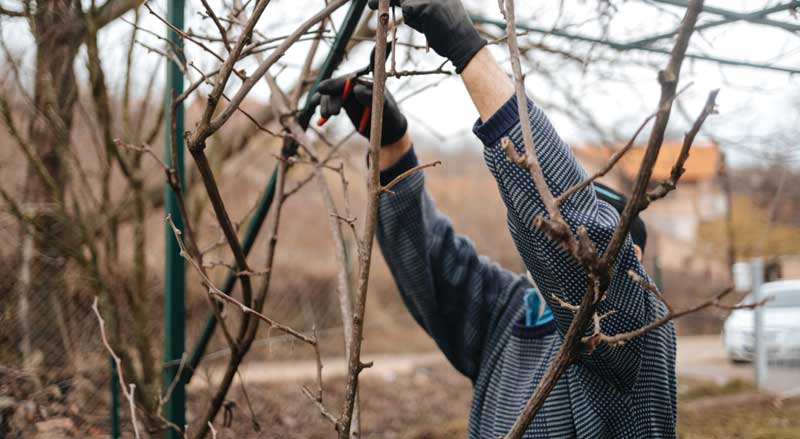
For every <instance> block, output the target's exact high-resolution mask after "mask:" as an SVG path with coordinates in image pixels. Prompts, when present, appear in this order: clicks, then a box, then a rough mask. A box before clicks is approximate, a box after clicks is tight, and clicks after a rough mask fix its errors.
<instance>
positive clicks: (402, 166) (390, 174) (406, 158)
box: [381, 145, 419, 186]
mask: <svg viewBox="0 0 800 439" xmlns="http://www.w3.org/2000/svg"><path fill="white" fill-rule="evenodd" d="M418 164H419V162H418V161H417V154H416V153H414V145H411V148H409V149H408V151H407V152H406V153H405V154H403V156H402V157H400V159H399V160H398V161H396V162H395V163H394V164H393V165H392V166H389V167H388V168H386V169H384V170H383V171H381V186H386V185H387V184H389V183H391V182H392V180H394V179H395V178H396V177H397V176H398V175H400V174H402V173H403V172H406V171H408V170H409V169H411V168H413V167H414V166H417V165H418Z"/></svg>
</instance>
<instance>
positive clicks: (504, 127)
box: [472, 94, 533, 146]
mask: <svg viewBox="0 0 800 439" xmlns="http://www.w3.org/2000/svg"><path fill="white" fill-rule="evenodd" d="M527 101H528V111H529V112H530V111H531V110H532V107H533V105H532V103H531V101H530V100H527ZM518 123H519V109H518V108H517V95H516V94H514V95H513V96H511V98H509V99H508V100H507V101H506V103H505V104H503V106H502V107H500V108H499V109H498V110H497V111H496V112H495V113H494V114H493V115H492V117H490V118H489V120H487V121H486V122H481V120H480V119H478V120H477V121H476V122H475V125H473V126H472V132H473V133H475V135H476V136H478V138H479V139H480V140H481V142H483V144H484V145H485V146H492V145H495V144H497V142H498V141H499V140H500V138H501V137H503V136H505V135H507V134H508V132H509V131H510V130H511V128H513V127H514V126H515V125H517V124H518Z"/></svg>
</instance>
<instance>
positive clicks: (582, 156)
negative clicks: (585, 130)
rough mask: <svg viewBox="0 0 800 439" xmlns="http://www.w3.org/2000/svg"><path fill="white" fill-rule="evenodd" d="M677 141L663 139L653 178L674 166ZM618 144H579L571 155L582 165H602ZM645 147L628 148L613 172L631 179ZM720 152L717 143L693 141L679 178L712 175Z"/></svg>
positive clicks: (665, 175) (666, 175)
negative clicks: (693, 143) (698, 143)
mask: <svg viewBox="0 0 800 439" xmlns="http://www.w3.org/2000/svg"><path fill="white" fill-rule="evenodd" d="M681 146H682V145H681V143H680V142H664V144H663V145H661V151H660V152H659V154H658V160H656V165H655V167H654V168H653V179H654V180H663V179H667V178H669V175H670V172H671V171H672V166H674V165H675V160H677V158H678V154H680V151H681ZM619 148H620V147H603V146H595V145H591V146H583V147H578V148H574V152H575V155H576V156H577V157H578V160H579V161H581V162H582V163H583V164H584V166H587V167H589V168H593V169H594V168H599V167H600V166H603V165H604V164H605V163H606V162H607V161H608V159H609V158H610V157H611V155H612V154H613V153H614V151H616V150H618V149H619ZM644 152H645V148H644V147H643V146H638V145H636V146H634V147H633V148H631V150H630V151H628V153H627V154H625V156H624V157H623V158H622V160H620V162H619V163H618V164H617V167H616V168H617V169H616V170H617V172H619V171H622V172H623V173H624V175H625V177H627V178H635V177H636V174H637V173H638V172H639V166H640V165H641V163H642V157H643V156H644ZM721 158H722V154H721V153H720V150H719V146H717V145H714V144H700V145H697V144H695V145H694V146H692V149H691V151H690V153H689V158H688V159H687V160H686V164H685V165H684V168H686V172H685V173H684V174H683V176H682V177H681V180H683V181H700V180H708V179H712V178H714V177H715V176H716V175H717V173H718V171H719V167H720V160H721Z"/></svg>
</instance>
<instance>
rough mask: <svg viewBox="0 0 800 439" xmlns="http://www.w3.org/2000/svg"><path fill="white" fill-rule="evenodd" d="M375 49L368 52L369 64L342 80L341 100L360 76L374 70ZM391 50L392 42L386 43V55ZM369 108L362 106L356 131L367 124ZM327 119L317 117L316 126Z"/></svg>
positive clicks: (362, 129) (344, 99) (346, 95)
mask: <svg viewBox="0 0 800 439" xmlns="http://www.w3.org/2000/svg"><path fill="white" fill-rule="evenodd" d="M375 49H376V47H375V46H373V48H372V51H371V52H370V54H369V64H367V66H366V67H364V68H362V69H360V70H358V71H356V72H353V73H351V74H350V75H348V77H347V79H345V82H344V88H343V89H342V102H344V101H346V100H347V97H348V96H350V92H351V91H352V90H353V86H354V85H355V83H356V81H357V80H358V78H360V77H362V76H366V75H369V74H370V73H372V72H373V71H374V70H375ZM391 52H392V43H391V42H387V43H386V57H387V58H388V57H389V54H390V53H391ZM370 111H371V108H370V107H369V106H366V107H365V108H364V112H363V113H361V119H360V120H359V123H358V131H359V132H363V131H364V128H365V127H366V126H367V122H369V115H370ZM327 121H328V118H327V117H320V118H319V119H317V126H322V125H324V124H325V122H327Z"/></svg>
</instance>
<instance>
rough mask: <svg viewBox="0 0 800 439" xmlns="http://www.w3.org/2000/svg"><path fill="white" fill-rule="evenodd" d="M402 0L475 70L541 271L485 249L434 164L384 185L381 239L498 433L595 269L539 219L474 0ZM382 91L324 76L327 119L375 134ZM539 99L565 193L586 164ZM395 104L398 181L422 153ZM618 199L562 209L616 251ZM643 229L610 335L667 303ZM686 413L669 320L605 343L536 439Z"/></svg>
mask: <svg viewBox="0 0 800 439" xmlns="http://www.w3.org/2000/svg"><path fill="white" fill-rule="evenodd" d="M374 3H377V2H374ZM397 3H398V4H399V5H400V6H402V8H403V15H404V18H405V22H406V23H407V24H408V25H409V26H411V27H412V28H414V29H416V30H418V31H420V32H422V33H424V35H425V36H426V38H427V40H428V43H429V44H430V46H431V48H432V49H433V50H434V51H436V52H437V53H438V54H439V55H442V56H444V57H446V58H448V59H449V60H450V61H451V62H452V63H453V64H454V65H455V68H456V72H458V73H459V74H460V75H461V79H462V80H463V82H464V85H465V86H466V88H467V91H468V93H469V95H470V97H471V99H472V102H473V103H474V104H475V107H476V108H477V110H478V113H479V115H480V120H479V121H478V122H476V123H475V125H474V127H473V132H474V133H475V134H476V135H477V136H478V138H479V139H480V140H481V141H482V142H483V144H484V158H485V160H486V164H487V166H488V168H489V171H490V172H491V174H492V175H493V176H494V178H495V179H496V181H497V186H498V189H499V191H500V195H501V197H502V199H503V201H504V203H505V205H506V207H507V210H508V212H507V222H508V227H509V230H510V232H511V236H512V238H513V240H514V243H515V244H516V247H517V250H518V252H519V254H520V255H521V256H522V259H523V260H524V262H525V266H526V267H527V269H528V271H529V279H530V281H529V280H528V279H526V277H525V276H522V275H517V274H514V273H511V272H509V271H507V270H504V269H502V268H501V267H499V266H498V265H497V264H494V263H492V262H491V261H489V260H488V259H486V258H485V257H482V256H479V255H478V254H477V253H476V251H475V248H474V246H473V244H472V242H471V241H469V240H468V239H467V238H465V237H463V236H459V235H457V234H455V232H454V231H453V228H452V225H451V223H450V221H449V220H448V219H447V218H446V217H445V216H444V215H442V214H441V213H440V212H439V211H438V210H437V209H436V206H435V205H434V203H433V201H432V199H431V197H430V196H429V195H428V193H427V192H426V191H425V188H424V176H423V174H422V173H419V172H418V173H415V174H413V175H411V176H409V177H408V178H406V179H405V180H403V181H402V182H400V183H399V184H397V185H396V186H394V187H393V189H392V191H393V192H394V194H384V195H382V197H381V200H380V206H379V212H378V217H379V224H378V232H377V234H378V242H379V244H380V247H381V250H382V251H383V255H384V258H385V259H386V262H387V263H388V265H389V268H390V269H391V272H392V275H393V276H394V278H395V281H396V283H397V286H398V288H399V290H400V293H401V295H402V297H403V300H404V302H405V304H406V305H407V307H408V309H409V311H410V312H411V314H412V315H413V316H414V318H415V319H416V321H417V322H418V323H419V324H420V325H421V326H422V327H423V328H424V329H425V330H426V331H427V332H428V334H430V335H431V337H433V339H434V340H435V341H436V343H437V344H438V346H439V347H440V349H441V350H442V352H443V353H444V354H445V355H446V356H447V358H448V360H449V361H450V362H451V363H452V364H453V366H455V368H456V369H458V370H459V371H460V372H461V373H463V374H464V375H466V376H467V377H469V378H470V380H472V383H473V393H474V394H473V401H472V408H471V413H470V421H469V437H470V438H491V439H494V438H497V437H499V436H501V435H503V434H505V433H507V432H508V430H509V429H510V427H511V425H512V424H513V422H514V420H515V419H516V418H517V416H518V415H519V413H520V411H521V409H522V407H523V406H524V405H525V403H526V402H527V400H528V399H529V398H530V396H531V394H532V393H533V391H534V389H535V387H536V385H537V383H538V382H539V380H541V378H542V375H543V374H544V372H545V370H546V369H547V367H548V365H549V364H550V362H551V360H552V358H553V357H554V355H555V353H556V352H557V351H558V348H559V347H560V346H561V343H562V341H563V337H564V334H566V332H567V328H568V327H569V325H570V322H571V321H572V318H573V313H572V312H571V311H570V310H568V309H566V308H564V307H562V306H559V301H558V300H556V297H557V298H559V299H560V300H563V301H564V302H568V303H571V304H578V303H579V302H580V300H581V297H582V296H583V294H584V292H585V290H586V288H585V287H586V275H585V271H584V270H583V268H582V267H581V266H580V264H579V263H578V262H576V261H575V260H574V259H573V258H572V257H571V256H570V255H568V254H567V253H566V252H564V251H563V250H562V249H561V247H560V245H559V244H557V243H555V242H553V241H551V240H550V239H548V238H547V237H546V236H545V235H544V234H542V233H541V232H539V231H538V230H536V229H534V228H533V226H532V224H533V220H534V218H535V217H536V216H537V215H543V214H546V212H545V208H544V205H543V203H542V201H541V197H540V195H539V194H538V193H537V191H536V188H535V187H534V184H533V181H532V179H531V177H530V175H529V173H528V172H527V171H526V170H523V169H521V168H520V167H518V166H517V165H515V164H514V163H512V162H510V161H509V160H508V158H507V157H506V154H505V153H504V152H503V150H502V148H501V147H500V140H501V139H502V138H503V137H506V136H508V137H509V138H510V139H511V141H512V142H513V143H514V145H515V147H516V149H517V151H518V152H520V153H521V152H523V151H524V146H523V143H522V135H521V131H520V121H519V115H518V112H517V101H516V99H515V98H514V88H513V84H512V82H511V80H510V79H509V78H508V77H507V76H506V75H505V74H504V73H503V71H502V70H501V69H500V67H499V66H498V65H497V63H496V62H495V60H494V59H493V57H492V55H491V54H490V53H489V51H488V50H487V49H486V48H485V47H484V46H485V45H486V41H485V40H483V39H482V38H481V37H480V35H479V34H478V33H477V32H476V31H475V29H474V27H473V25H472V23H471V21H470V19H469V17H468V15H467V14H466V12H465V10H464V8H463V6H462V5H461V2H460V1H459V0H406V1H402V0H401V1H399V2H397ZM370 87H371V86H370V85H369V84H356V85H355V86H354V87H353V88H352V90H348V92H347V93H344V89H345V88H350V87H349V86H347V87H345V80H344V79H342V78H340V79H332V80H329V81H326V82H325V83H323V84H321V85H320V94H321V112H322V115H323V116H325V117H327V116H330V115H332V114H338V113H339V111H340V109H341V108H344V109H345V110H346V112H347V114H348V115H349V117H350V118H351V120H353V122H354V124H355V126H356V127H359V128H360V129H361V132H362V134H365V133H368V132H369V126H366V127H364V126H363V123H360V121H362V120H363V113H364V111H365V109H366V108H367V106H368V105H369V104H370V102H371V88H370ZM343 94H344V95H346V96H345V97H344V98H343ZM528 107H529V109H530V124H531V126H532V128H533V132H534V142H535V144H536V149H537V155H538V158H539V161H540V163H541V166H542V170H543V172H544V175H545V179H546V181H547V184H548V186H549V187H550V190H551V191H552V192H553V194H554V195H556V196H557V195H559V194H561V193H563V192H564V191H565V190H566V189H568V188H570V187H572V186H573V185H575V184H577V183H579V182H580V181H582V180H583V179H584V178H585V177H586V174H585V172H584V171H583V170H582V169H581V167H580V166H579V164H578V163H577V161H576V160H575V158H574V156H573V154H572V151H571V150H570V148H569V147H568V146H567V145H566V144H564V142H563V141H562V140H561V139H560V138H559V137H558V135H557V134H556V132H555V130H554V129H553V127H552V126H551V124H550V122H549V121H548V119H547V117H546V116H545V115H544V114H543V113H542V111H541V109H539V108H538V107H537V106H536V105H535V104H534V103H533V102H530V101H529V102H528ZM443 110H446V108H443ZM384 111H385V115H384V128H383V137H382V139H383V142H382V143H383V148H382V150H381V159H380V167H381V170H382V172H381V180H382V183H383V184H386V183H388V182H389V181H391V180H392V179H393V178H394V177H396V176H398V175H400V174H401V173H402V172H404V171H406V170H408V169H410V168H412V167H413V166H415V165H416V164H417V159H416V156H415V154H414V149H413V147H412V145H411V139H410V138H409V136H408V133H407V132H406V126H407V124H406V120H405V117H403V115H402V114H401V113H400V111H399V108H398V107H397V105H396V104H395V102H394V101H393V100H392V99H391V97H387V103H386V105H385V110H384ZM360 125H361V126H360ZM465 196H467V197H468V196H469V195H468V194H465ZM466 202H480V200H466ZM610 203H611V204H610ZM613 204H616V205H617V206H620V205H624V200H623V199H622V198H621V197H620V196H619V195H618V194H615V193H613V192H612V191H609V190H608V189H607V188H606V189H603V188H598V187H597V186H596V185H595V187H592V186H589V187H586V188H584V189H582V190H580V191H578V192H577V193H575V194H574V195H572V196H570V197H569V198H568V199H567V200H565V202H564V203H563V205H562V207H561V211H562V215H563V216H564V218H565V219H566V221H567V222H568V223H569V224H570V226H571V227H572V228H573V229H574V228H576V227H577V226H578V225H584V226H586V228H587V229H588V231H589V236H590V237H591V239H592V240H593V241H594V243H595V245H596V246H597V248H598V250H599V251H600V252H602V251H604V249H605V248H606V246H607V245H608V243H609V241H610V239H611V235H612V233H613V231H614V229H615V227H616V224H617V222H618V220H619V214H618V210H617V209H615V208H614V207H613V206H612V205H613ZM643 229H644V228H643V225H641V223H639V225H638V226H637V229H636V230H637V231H636V233H633V234H632V235H634V238H636V239H635V242H634V240H632V239H630V238H628V239H627V242H626V243H625V246H624V248H623V250H622V251H621V252H620V254H619V257H618V258H617V263H616V265H615V271H614V276H613V278H612V281H611V284H610V287H609V289H608V292H607V297H606V299H605V300H604V301H603V302H602V303H601V305H600V312H601V313H606V312H608V311H612V310H613V311H614V313H613V314H611V315H610V316H609V317H607V318H606V319H604V320H603V322H602V329H603V332H604V333H606V334H610V335H613V334H617V333H620V332H626V331H631V330H634V329H637V328H640V327H642V326H644V325H645V324H647V323H648V322H651V321H653V320H654V319H656V318H658V317H659V316H661V315H663V314H664V312H665V309H664V306H663V304H661V303H660V302H659V301H658V300H656V298H655V297H653V295H651V294H649V293H648V292H646V291H645V290H644V289H643V288H642V287H641V286H639V285H638V284H637V283H636V282H634V281H633V280H632V279H631V278H630V276H628V274H627V273H628V271H629V270H633V271H635V272H636V273H638V274H639V275H640V276H643V277H646V274H645V271H644V268H643V267H642V265H641V263H640V258H641V252H642V250H644V248H643V247H644V240H643V232H644V230H643ZM636 243H638V244H639V245H638V246H637V245H636ZM532 288H533V290H532ZM533 291H536V292H537V293H534V292H533ZM526 293H527V294H526ZM526 296H527V297H526ZM545 301H546V304H545ZM526 303H527V306H525V304H526ZM590 329H591V328H587V332H588V331H590ZM675 411H676V404H675V331H674V328H673V326H672V325H671V324H669V325H665V326H663V327H661V328H659V329H656V330H653V331H651V332H649V333H647V334H645V335H643V336H641V337H639V338H637V339H634V340H632V341H630V342H628V343H626V344H625V345H623V346H619V347H610V346H608V345H605V344H603V345H601V346H598V347H597V349H595V350H594V352H592V353H591V354H589V353H584V354H582V355H581V356H580V358H579V360H578V361H577V362H576V364H574V365H572V366H571V367H570V368H569V369H568V371H567V372H566V373H565V375H564V376H563V377H561V379H560V380H559V381H558V383H557V384H556V386H555V388H554V389H553V391H552V392H551V393H550V395H549V397H548V398H547V401H546V402H545V404H544V406H543V407H542V408H541V410H539V412H538V414H537V415H536V417H535V418H534V420H533V422H532V423H531V424H530V426H529V428H528V430H527V431H526V434H525V437H526V438H574V437H578V438H660V437H674V436H675V415H676V413H675Z"/></svg>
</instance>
